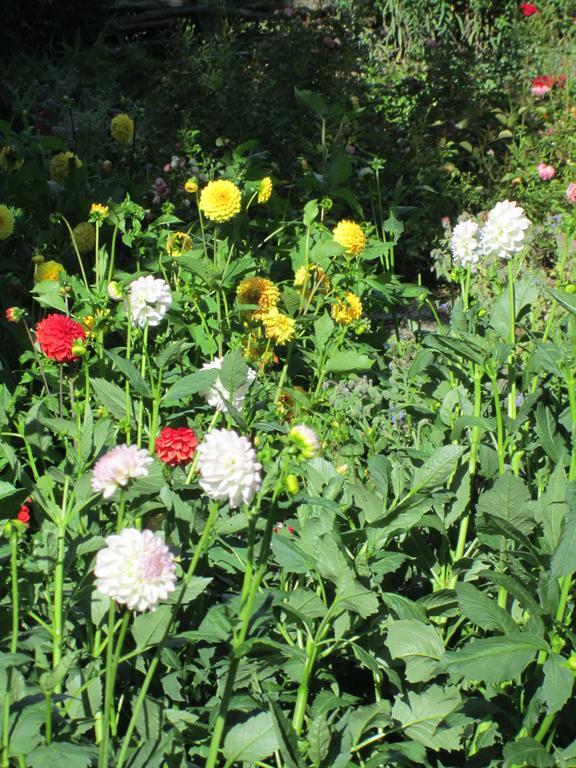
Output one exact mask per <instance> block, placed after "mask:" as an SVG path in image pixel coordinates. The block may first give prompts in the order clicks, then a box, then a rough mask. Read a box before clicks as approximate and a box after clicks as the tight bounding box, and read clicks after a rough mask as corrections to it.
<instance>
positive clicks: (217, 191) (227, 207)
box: [198, 179, 242, 223]
mask: <svg viewBox="0 0 576 768" xmlns="http://www.w3.org/2000/svg"><path fill="white" fill-rule="evenodd" d="M241 204H242V193H241V192H240V190H239V189H238V187H237V186H236V184H234V183H233V182H231V181H228V179H218V181H209V182H208V184H207V185H206V186H205V187H204V189H203V190H202V192H201V193H200V202H199V203H198V207H199V208H200V210H201V211H202V213H203V214H204V215H205V216H206V218H208V219H210V220H211V221H216V222H219V223H222V222H225V221H230V219H233V218H234V216H236V215H237V214H238V213H240V208H241Z"/></svg>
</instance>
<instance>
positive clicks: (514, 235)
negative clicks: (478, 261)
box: [482, 200, 531, 259]
mask: <svg viewBox="0 0 576 768" xmlns="http://www.w3.org/2000/svg"><path fill="white" fill-rule="evenodd" d="M530 226H531V222H530V220H529V219H528V218H527V217H526V215H525V213H524V209H523V208H521V207H520V206H519V205H516V203H514V202H511V201H510V200H502V201H500V202H499V203H496V205H495V206H494V208H492V210H491V211H490V212H489V213H488V218H487V219H486V224H484V228H483V229H482V249H483V251H484V254H485V255H486V256H496V257H499V258H502V259H509V258H510V257H511V256H512V254H514V253H518V252H519V251H521V250H522V248H523V247H524V242H525V240H526V233H527V230H528V229H529V228H530Z"/></svg>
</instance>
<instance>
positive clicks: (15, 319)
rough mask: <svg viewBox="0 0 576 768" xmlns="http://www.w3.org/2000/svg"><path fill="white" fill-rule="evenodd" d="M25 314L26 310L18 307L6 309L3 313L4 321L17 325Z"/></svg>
mask: <svg viewBox="0 0 576 768" xmlns="http://www.w3.org/2000/svg"><path fill="white" fill-rule="evenodd" d="M25 314H26V310H24V309H21V308H20V307H8V309H7V310H6V311H5V312H4V315H5V317H6V320H8V322H9V323H19V322H20V320H22V318H23V317H24V315H25Z"/></svg>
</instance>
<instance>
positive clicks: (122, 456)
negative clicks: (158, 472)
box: [92, 445, 153, 499]
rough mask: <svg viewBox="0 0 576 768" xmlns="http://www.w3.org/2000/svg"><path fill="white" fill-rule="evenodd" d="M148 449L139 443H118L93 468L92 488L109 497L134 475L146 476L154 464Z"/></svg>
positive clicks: (126, 483)
mask: <svg viewBox="0 0 576 768" xmlns="http://www.w3.org/2000/svg"><path fill="white" fill-rule="evenodd" d="M152 461H153V459H152V457H151V456H150V455H149V454H148V451H146V450H144V449H143V448H138V446H137V445H117V446H116V448H112V450H111V451H108V453H105V454H104V456H102V458H101V459H98V461H97V462H96V464H94V468H93V470H92V490H94V491H96V493H100V491H101V492H102V495H103V496H104V498H105V499H109V498H110V497H111V496H112V495H113V493H114V491H115V490H116V489H117V488H120V487H125V486H126V485H128V481H129V480H131V479H132V478H134V477H146V476H147V474H148V465H149V464H152Z"/></svg>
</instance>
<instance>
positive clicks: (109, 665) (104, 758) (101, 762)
mask: <svg viewBox="0 0 576 768" xmlns="http://www.w3.org/2000/svg"><path fill="white" fill-rule="evenodd" d="M115 612H116V604H115V603H114V601H113V600H110V607H109V609H108V645H107V647H106V677H105V681H106V682H105V687H104V720H103V724H102V740H101V742H100V749H99V752H98V768H108V757H109V754H108V745H109V742H110V711H111V708H112V697H113V694H114V668H113V660H114V642H113V640H114V625H115Z"/></svg>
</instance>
